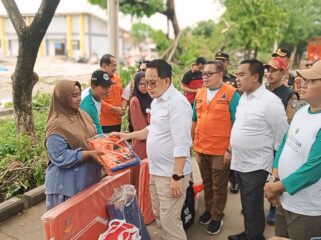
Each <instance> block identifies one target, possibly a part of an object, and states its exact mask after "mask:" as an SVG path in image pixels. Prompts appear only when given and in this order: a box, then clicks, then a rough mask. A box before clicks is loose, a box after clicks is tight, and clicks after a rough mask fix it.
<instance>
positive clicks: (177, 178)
mask: <svg viewBox="0 0 321 240" xmlns="http://www.w3.org/2000/svg"><path fill="white" fill-rule="evenodd" d="M172 178H173V180H174V181H179V180H181V179H182V178H184V175H181V176H179V175H177V174H173V175H172Z"/></svg>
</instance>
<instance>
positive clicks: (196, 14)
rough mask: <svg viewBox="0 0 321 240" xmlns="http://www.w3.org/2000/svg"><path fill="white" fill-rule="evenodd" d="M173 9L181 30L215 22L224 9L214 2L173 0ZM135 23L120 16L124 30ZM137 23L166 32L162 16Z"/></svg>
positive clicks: (211, 0) (165, 21)
mask: <svg viewBox="0 0 321 240" xmlns="http://www.w3.org/2000/svg"><path fill="white" fill-rule="evenodd" d="M175 9H176V15H177V19H178V23H179V25H180V28H181V29H183V28H185V27H187V26H195V25H196V24H197V23H198V22H200V21H207V20H213V21H214V22H217V21H218V20H219V18H220V16H221V15H222V14H223V13H224V7H222V6H221V5H220V4H219V3H217V1H215V0H198V1H196V0H175ZM137 21H138V20H137V19H131V17H129V16H126V17H123V16H122V15H120V21H119V22H120V25H121V26H122V27H123V28H125V29H126V30H130V27H129V26H130V25H131V24H132V23H134V22H137ZM139 21H141V22H143V23H146V24H148V25H151V26H152V27H153V28H154V29H160V30H163V31H164V32H167V20H166V17H165V16H164V15H162V14H158V13H157V14H154V15H153V16H152V17H150V18H147V17H144V18H142V19H141V20H139ZM171 34H172V32H171Z"/></svg>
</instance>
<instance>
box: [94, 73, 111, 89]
mask: <svg viewBox="0 0 321 240" xmlns="http://www.w3.org/2000/svg"><path fill="white" fill-rule="evenodd" d="M91 84H93V85H96V86H103V87H109V86H110V85H112V84H113V82H112V81H111V80H110V79H109V76H108V74H107V73H106V72H104V71H102V70H96V71H94V72H93V73H92V74H91Z"/></svg>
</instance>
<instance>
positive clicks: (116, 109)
mask: <svg viewBox="0 0 321 240" xmlns="http://www.w3.org/2000/svg"><path fill="white" fill-rule="evenodd" d="M111 110H112V111H113V112H116V113H117V114H118V115H119V116H122V115H124V113H125V111H124V109H122V108H121V107H116V106H113V108H112V109H111Z"/></svg>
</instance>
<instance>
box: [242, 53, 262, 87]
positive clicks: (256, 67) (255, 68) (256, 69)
mask: <svg viewBox="0 0 321 240" xmlns="http://www.w3.org/2000/svg"><path fill="white" fill-rule="evenodd" d="M241 64H249V65H250V68H249V69H250V72H251V75H254V74H259V82H260V83H262V82H263V76H264V65H263V63H262V62H260V61H259V60H257V59H255V58H253V59H247V60H243V61H242V62H241V63H240V65H241Z"/></svg>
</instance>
